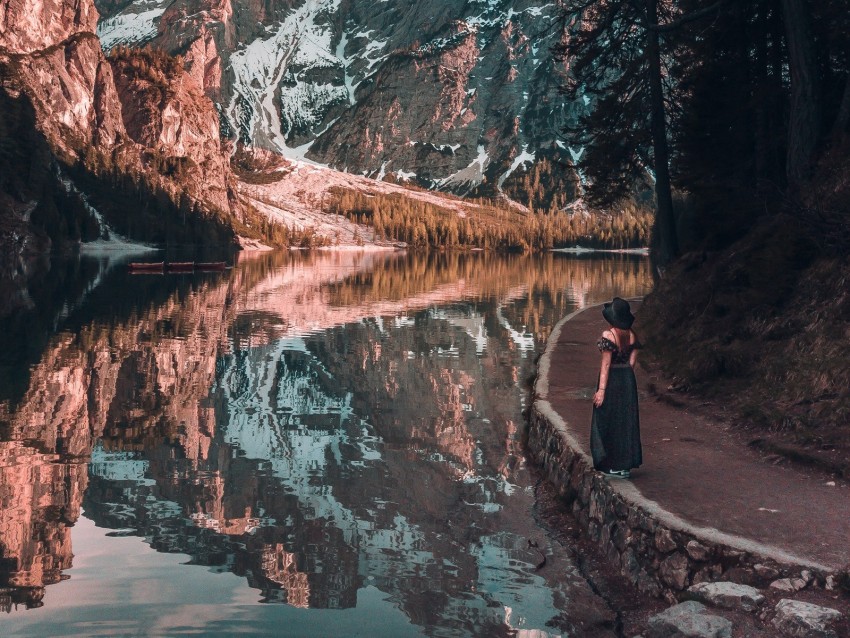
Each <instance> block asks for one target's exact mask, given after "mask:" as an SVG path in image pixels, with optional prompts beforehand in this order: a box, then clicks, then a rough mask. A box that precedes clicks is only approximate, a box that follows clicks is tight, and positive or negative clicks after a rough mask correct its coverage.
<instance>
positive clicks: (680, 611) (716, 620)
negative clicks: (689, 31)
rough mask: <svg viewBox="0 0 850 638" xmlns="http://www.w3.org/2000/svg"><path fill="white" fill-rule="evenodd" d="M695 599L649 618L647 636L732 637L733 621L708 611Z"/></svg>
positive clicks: (652, 637)
mask: <svg viewBox="0 0 850 638" xmlns="http://www.w3.org/2000/svg"><path fill="white" fill-rule="evenodd" d="M706 611H707V609H706V607H705V605H703V604H701V603H698V602H696V601H693V600H689V601H687V602H684V603H680V604H678V605H675V606H673V607H670V609H666V610H665V611H662V612H661V613H660V614H657V615H655V616H653V617H652V618H650V619H649V629H648V631H647V633H646V637H647V638H731V636H732V622H731V621H730V620H727V619H726V618H721V617H720V616H713V615H711V614H708V613H706Z"/></svg>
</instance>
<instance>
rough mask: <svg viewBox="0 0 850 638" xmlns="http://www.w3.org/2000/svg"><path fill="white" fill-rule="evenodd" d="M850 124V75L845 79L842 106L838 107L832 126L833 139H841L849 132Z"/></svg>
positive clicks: (837, 140)
mask: <svg viewBox="0 0 850 638" xmlns="http://www.w3.org/2000/svg"><path fill="white" fill-rule="evenodd" d="M848 124H850V76H848V77H847V79H846V80H845V81H844V95H843V97H842V98H841V106H840V107H838V115H836V116H835V123H834V124H833V126H832V139H833V141H835V142H839V141H841V140H842V139H843V138H844V136H845V135H846V134H847V125H848Z"/></svg>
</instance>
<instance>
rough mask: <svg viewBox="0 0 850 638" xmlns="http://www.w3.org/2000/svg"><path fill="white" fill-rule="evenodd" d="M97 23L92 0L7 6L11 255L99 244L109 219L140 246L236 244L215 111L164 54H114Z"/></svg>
mask: <svg viewBox="0 0 850 638" xmlns="http://www.w3.org/2000/svg"><path fill="white" fill-rule="evenodd" d="M97 17H98V16H97V10H96V9H95V6H94V3H93V2H92V0H61V1H60V0H48V1H46V2H36V1H35V0H0V27H2V28H0V78H2V87H0V101H2V104H0V131H2V132H3V133H4V135H3V137H4V139H5V140H7V141H6V143H5V147H4V150H5V152H4V153H2V154H0V164H1V165H2V166H0V168H2V170H0V203H2V206H3V213H2V214H3V216H4V223H3V227H4V233H3V239H4V248H5V249H7V252H9V253H15V254H18V255H23V253H24V251H25V250H33V249H35V250H36V251H38V250H44V249H47V248H48V247H49V245H50V243H46V242H45V239H47V240H49V242H52V243H53V244H55V243H56V242H59V243H60V244H62V243H65V242H68V241H70V242H75V241H79V240H80V239H87V238H88V239H92V238H96V237H98V236H99V235H100V234H102V233H103V230H102V228H100V226H101V224H102V223H103V220H106V222H109V223H110V224H113V225H115V226H117V227H119V228H120V229H121V232H122V233H123V234H125V235H129V236H132V237H135V238H139V239H147V240H153V241H164V240H166V239H168V238H169V237H171V238H174V239H183V240H185V239H188V238H192V239H195V240H197V239H199V238H200V239H204V240H208V241H214V242H217V243H228V242H232V241H233V239H234V235H235V231H234V229H233V220H234V219H235V218H236V217H237V216H238V214H239V207H238V205H237V204H236V203H235V202H236V198H235V195H234V196H231V192H230V189H231V183H230V181H229V180H230V173H229V168H228V162H227V158H226V155H225V153H224V152H223V149H222V148H221V146H220V141H219V134H218V131H219V124H218V115H217V113H216V111H215V107H214V106H213V104H212V102H210V101H209V99H208V98H207V97H206V96H204V95H203V93H202V91H201V90H200V88H198V86H197V85H196V84H195V82H194V80H193V79H192V77H191V76H190V75H189V74H187V73H186V72H185V71H183V69H182V68H181V67H180V65H174V64H171V65H170V66H169V62H168V60H167V59H165V57H164V56H155V55H152V54H143V53H140V52H133V53H130V54H127V53H126V52H125V53H124V54H122V53H121V52H117V53H116V55H114V56H113V57H112V58H111V59H107V58H106V57H105V55H104V53H103V50H102V47H101V44H100V41H99V40H98V38H97V36H96V35H95V33H94V31H95V29H96V26H97ZM164 71H165V72H164ZM151 80H153V81H151ZM151 202H154V206H153V207H151V206H150V203H151ZM92 206H94V208H92ZM149 209H152V210H149ZM98 211H99V212H98ZM10 228H11V229H17V230H15V231H7V230H6V229H10ZM39 238H41V239H39ZM21 259H22V257H21ZM19 261H20V259H19ZM7 274H8V273H7Z"/></svg>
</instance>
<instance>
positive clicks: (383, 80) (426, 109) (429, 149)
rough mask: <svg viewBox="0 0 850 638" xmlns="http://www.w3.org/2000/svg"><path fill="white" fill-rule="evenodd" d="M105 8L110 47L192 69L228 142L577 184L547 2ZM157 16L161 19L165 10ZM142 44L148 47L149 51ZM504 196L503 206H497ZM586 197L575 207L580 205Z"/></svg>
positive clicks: (103, 25) (452, 176)
mask: <svg viewBox="0 0 850 638" xmlns="http://www.w3.org/2000/svg"><path fill="white" fill-rule="evenodd" d="M165 5H166V3H153V4H152V3H150V2H148V1H145V2H144V3H142V2H141V1H135V2H130V3H129V4H122V5H116V4H115V3H113V2H108V1H107V0H103V1H101V2H100V3H99V7H100V9H101V11H102V12H103V19H102V20H101V22H100V24H99V27H98V29H99V31H98V32H99V34H100V36H101V38H102V40H103V43H104V46H105V47H107V48H108V47H111V46H114V45H116V44H118V43H121V42H134V43H139V42H148V43H150V44H151V45H153V46H155V47H157V48H160V49H162V50H165V51H168V52H170V53H180V54H182V55H184V56H185V57H184V62H185V66H186V68H187V70H188V72H189V73H190V74H191V75H192V76H193V77H194V78H196V80H197V81H199V82H202V83H203V87H204V90H205V91H206V93H207V94H208V95H209V96H210V97H211V98H212V99H214V100H215V101H216V102H217V104H218V105H219V108H220V112H221V114H222V127H223V130H224V132H225V133H226V134H229V135H232V136H233V137H235V138H238V139H241V140H243V141H246V142H250V143H253V144H255V145H258V146H261V147H265V148H270V149H274V150H278V151H280V152H283V153H284V154H287V155H290V156H292V155H295V156H304V155H306V156H307V157H309V158H312V159H315V160H318V161H320V162H324V163H327V164H329V165H330V166H332V167H334V168H339V169H344V170H348V171H351V172H356V173H362V174H367V175H369V176H371V177H376V178H383V177H385V176H389V175H392V176H394V177H395V178H405V179H411V180H413V181H416V182H418V183H420V184H422V185H425V186H429V187H438V188H444V189H451V190H458V191H467V190H469V189H470V188H474V187H476V186H478V185H480V184H482V183H484V182H485V181H486V182H487V183H489V184H490V185H495V188H494V189H497V190H502V189H505V190H507V191H510V190H511V188H512V181H516V179H517V178H518V177H520V176H521V175H522V174H523V173H524V172H527V171H531V170H532V167H533V165H534V164H535V163H537V162H539V161H541V160H542V159H544V158H545V159H547V160H549V161H551V160H556V161H557V162H558V165H559V166H560V171H561V172H562V173H564V175H563V177H562V182H563V183H565V184H566V183H567V182H569V181H570V179H572V178H573V177H574V175H573V172H572V169H571V168H570V166H571V163H572V160H573V157H574V154H578V153H580V152H581V149H568V148H566V147H565V146H564V145H563V143H562V142H561V138H560V131H561V129H562V128H563V126H564V125H565V124H566V123H567V122H570V121H574V120H575V118H576V117H577V116H578V115H579V114H580V112H581V110H582V109H583V107H584V105H583V104H565V103H564V100H563V97H562V96H561V95H559V94H558V87H559V86H560V85H562V84H563V83H564V81H565V74H566V71H567V69H566V68H565V66H564V64H563V63H561V62H558V61H557V60H555V59H554V58H553V56H552V53H551V47H552V45H554V44H555V43H557V42H558V41H559V40H560V39H561V38H562V37H565V36H564V30H563V28H562V26H561V24H560V22H559V21H560V20H561V15H560V12H559V9H558V7H557V5H555V4H552V3H548V2H542V1H541V0H503V1H499V0H488V1H486V2H460V1H450V2H446V1H444V0H441V1H439V2H438V1H437V0H426V1H419V2H414V1H412V0H391V1H389V2H379V3H376V2H370V1H367V0H317V1H315V2H305V1H303V0H302V1H299V0H292V1H289V2H281V3H275V4H274V5H273V6H269V5H268V4H267V3H260V2H256V1H253V0H176V1H175V2H173V3H170V4H168V6H167V7H166V6H165ZM152 7H155V8H152ZM140 34H142V35H140ZM494 189H491V190H494ZM570 194H572V193H570Z"/></svg>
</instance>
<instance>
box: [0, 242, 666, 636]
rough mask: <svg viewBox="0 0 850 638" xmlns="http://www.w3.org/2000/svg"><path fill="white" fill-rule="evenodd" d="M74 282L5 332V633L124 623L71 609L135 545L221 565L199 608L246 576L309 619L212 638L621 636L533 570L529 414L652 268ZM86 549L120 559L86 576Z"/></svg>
mask: <svg viewBox="0 0 850 638" xmlns="http://www.w3.org/2000/svg"><path fill="white" fill-rule="evenodd" d="M60 271H61V272H63V273H65V275H64V276H66V277H67V276H68V275H67V271H66V270H60ZM75 272H76V273H77V275H78V279H82V281H75V285H74V286H68V287H67V290H68V292H67V294H66V296H65V297H63V296H62V294H59V293H58V292H57V291H56V286H53V287H52V288H51V287H50V286H45V287H44V289H49V290H51V291H52V292H51V293H50V294H44V295H43V297H42V298H36V299H35V300H34V303H33V304H32V305H33V307H32V308H31V309H30V311H28V312H29V314H23V315H22V314H20V313H18V314H15V315H13V316H8V317H5V318H4V319H3V321H2V324H0V329H2V330H3V334H2V335H0V340H2V341H4V342H5V343H2V344H0V345H2V347H3V349H4V352H5V353H6V354H5V355H4V357H3V359H2V362H0V363H1V365H0V367H2V374H0V381H2V385H0V605H2V606H3V608H4V609H5V610H7V611H11V612H12V614H11V615H10V616H7V617H6V618H5V619H4V620H3V621H2V622H3V623H4V627H8V628H9V629H10V631H15V630H16V628H17V630H18V631H20V632H22V633H21V635H30V634H27V632H28V631H36V629H34V628H35V627H39V628H40V629H39V631H48V630H49V631H51V632H53V633H56V632H58V633H63V631H64V630H67V627H65V628H64V630H63V624H62V623H63V618H74V619H76V622H78V623H81V624H78V625H76V626H77V627H78V628H79V627H89V629H90V628H91V626H90V625H88V624H86V623H94V622H95V621H97V619H98V615H97V614H99V613H102V610H99V608H98V607H97V606H96V605H94V603H93V602H92V601H91V600H86V601H83V600H74V599H73V597H72V596H70V595H66V596H63V595H62V592H63V591H67V592H71V591H73V589H72V588H73V587H75V586H77V587H83V586H84V585H85V587H86V588H84V589H83V590H81V591H83V592H90V591H98V590H97V587H98V583H97V580H98V578H100V576H98V573H92V570H91V569H89V570H88V571H85V566H86V565H89V564H94V563H96V557H97V556H99V555H106V556H108V557H109V560H110V561H111V562H112V563H113V564H114V565H116V566H120V565H121V564H122V561H123V560H129V559H128V558H127V551H128V550H127V549H126V545H124V543H126V542H127V539H125V538H122V537H135V538H138V537H141V538H143V539H144V542H145V543H146V544H147V545H148V546H149V547H150V548H153V549H154V550H156V551H157V552H166V553H181V554H185V555H188V556H189V560H188V562H189V564H190V565H203V566H207V569H206V570H203V571H200V570H196V572H188V571H186V570H189V569H190V566H189V565H185V566H182V567H181V569H182V570H183V571H182V572H181V573H183V574H189V573H191V574H192V577H191V582H192V589H193V590H194V591H193V593H192V594H189V593H188V591H187V592H186V593H185V594H180V593H179V592H178V594H177V596H178V600H173V601H171V602H172V603H173V604H174V605H176V606H179V605H180V603H181V602H186V604H188V601H189V600H190V599H192V600H194V599H195V598H197V597H198V591H204V588H209V591H210V592H212V591H213V589H214V588H215V587H216V586H217V585H221V584H222V583H224V582H228V583H229V582H230V581H226V580H223V579H224V575H223V573H224V572H229V573H232V574H234V575H236V576H238V577H239V578H240V579H241V581H240V582H241V583H242V584H241V586H240V585H228V586H232V587H234V590H236V589H245V585H246V584H247V586H248V587H250V588H253V590H255V591H256V592H257V593H256V594H255V596H254V601H256V600H258V599H259V600H260V601H262V602H282V603H286V604H287V605H278V606H275V605H271V606H268V605H267V606H263V607H257V608H255V609H256V610H260V611H255V612H249V614H248V615H249V616H250V615H252V614H255V616H256V617H255V618H254V621H256V623H257V624H254V625H251V624H250V622H248V624H241V623H245V622H247V621H245V618H244V617H243V616H244V610H242V611H237V610H236V609H235V608H234V611H233V614H232V617H231V618H227V617H226V616H227V613H226V611H225V612H223V611H222V610H223V609H224V610H226V609H227V607H222V608H219V609H218V612H217V615H216V622H217V623H218V624H214V623H212V621H208V622H207V623H206V624H204V623H201V626H200V628H198V627H194V629H195V630H197V631H200V633H209V634H212V633H228V632H229V631H232V630H233V626H232V623H237V622H238V623H240V628H241V630H243V631H248V632H249V633H252V632H253V633H266V632H268V633H280V631H281V628H280V626H279V624H276V623H280V622H286V623H293V622H294V623H302V624H301V625H296V626H293V625H288V627H289V628H290V630H291V633H292V634H293V635H328V631H329V630H328V627H329V626H334V625H335V623H336V624H338V623H345V622H349V621H348V620H345V619H344V618H342V617H339V616H337V617H336V620H333V619H331V620H329V619H328V618H327V617H325V616H322V615H317V614H321V612H320V611H315V610H334V609H335V610H340V609H355V608H360V609H362V610H364V611H366V612H369V613H367V614H365V615H363V616H362V617H361V616H358V617H357V618H358V619H359V620H355V621H354V622H359V623H366V624H361V625H359V626H361V627H362V628H365V630H366V632H367V633H372V634H375V635H381V634H382V633H384V632H386V635H402V634H405V635H406V634H411V635H419V634H425V635H449V636H456V635H488V636H499V635H517V631H518V630H528V631H531V632H532V633H527V634H526V635H528V636H531V635H536V636H546V635H560V634H567V635H585V634H583V633H582V631H588V632H591V633H587V634H586V635H603V634H604V632H603V634H600V633H599V631H601V626H602V625H603V624H604V623H605V622H606V619H608V618H609V617H610V612H609V611H608V610H607V609H606V607H605V605H604V603H603V602H602V601H601V600H600V599H598V598H597V597H596V596H595V595H594V594H593V593H592V592H591V591H590V588H589V587H588V586H587V584H586V583H585V582H584V581H583V580H582V579H581V577H580V576H579V574H578V573H577V572H576V570H575V569H574V567H573V566H572V564H570V563H567V562H564V563H563V564H564V565H565V568H564V569H562V570H561V569H559V570H557V571H556V570H555V569H550V570H545V569H544V570H541V571H540V572H537V571H535V565H536V564H537V563H538V562H539V554H537V553H535V552H534V551H532V550H530V549H529V547H528V540H527V539H528V535H529V531H528V530H532V531H534V530H536V531H538V532H539V534H538V536H539V537H540V538H543V535H545V532H543V531H542V530H540V529H538V528H535V527H534V523H533V520H532V518H533V501H534V496H533V480H534V479H533V478H532V477H531V475H530V474H529V472H528V470H527V469H526V468H525V465H524V459H523V454H522V449H521V445H520V438H521V432H520V431H521V429H522V426H523V425H522V424H523V420H522V415H521V411H522V409H523V406H524V403H525V401H526V395H527V392H528V390H527V384H526V381H527V379H528V378H529V376H530V375H531V374H532V373H533V366H534V358H535V355H536V354H537V353H538V352H539V351H540V350H541V349H542V345H543V343H544V342H545V339H546V337H547V336H548V334H549V332H550V330H551V329H552V327H553V326H554V324H555V323H556V322H557V321H558V319H560V317H562V316H563V315H565V314H566V313H567V312H569V311H571V310H573V309H575V308H578V307H582V306H585V305H588V304H590V303H598V302H601V301H603V300H605V299H608V298H610V297H611V296H612V295H614V294H619V295H622V296H630V295H638V294H643V293H645V292H646V291H647V290H648V288H649V286H650V274H649V270H648V262H647V260H646V259H643V258H632V257H626V256H607V257H596V258H592V259H587V258H584V259H579V258H575V257H564V256H560V255H544V256H533V257H532V256H518V255H516V256H504V255H490V254H477V253H471V254H470V253H462V254H453V253H435V254H427V255H422V254H411V255H407V254H383V253H354V252H340V253H311V254H306V255H301V254H290V253H271V254H262V255H253V256H248V257H247V258H243V259H241V260H240V262H239V264H238V265H237V266H236V268H234V269H233V270H232V271H229V272H226V273H215V274H207V275H203V276H188V277H187V276H151V275H141V276H132V275H129V274H127V273H126V271H125V270H124V269H122V268H112V269H108V268H106V266H105V265H103V264H101V266H100V267H96V266H92V265H91V264H89V265H87V266H86V267H84V268H78V269H77V270H76V271H75ZM71 291H73V292H71ZM34 326H35V328H34ZM34 333H37V334H34ZM22 335H26V339H22ZM24 341H26V343H23V342H24ZM33 344H38V348H35V350H37V351H34V346H33ZM22 379H23V381H22ZM81 517H84V518H81ZM88 521H93V522H94V524H95V525H96V526H97V527H96V528H95V527H93V526H92V525H90V524H89V522H88ZM75 524H77V525H76V526H75ZM98 528H105V529H107V530H112V531H111V532H109V533H108V534H104V533H103V532H100V531H99V530H98ZM78 530H79V532H78ZM78 534H79V535H78ZM97 534H100V535H101V536H102V540H100V541H99V542H97V543H94V542H93V541H92V538H94V536H95V535H97ZM75 539H76V542H77V543H78V544H79V543H81V542H82V544H83V545H84V546H85V547H86V548H88V547H89V546H96V547H97V552H94V551H92V550H89V549H86V550H85V551H84V552H83V553H82V554H80V552H78V553H77V558H75V557H74V553H73V550H72V540H75ZM80 539H82V540H80ZM547 544H548V543H547ZM148 551H149V550H148ZM562 553H563V552H562ZM113 554H114V555H113ZM151 556H152V557H151V558H149V561H150V563H151V565H153V564H154V563H155V556H156V554H152V555H151ZM75 560H76V561H77V562H79V561H80V560H82V562H83V565H82V566H77V565H74V564H73V563H74V562H75ZM136 560H144V559H136ZM563 560H566V559H563ZM77 569H80V570H83V571H81V572H80V573H81V574H84V576H81V580H80V581H79V582H77V581H75V571H76V570H77ZM172 569H173V568H171V567H169V568H166V567H163V568H162V571H161V572H157V571H156V569H153V568H149V569H147V570H146V571H145V573H146V576H145V578H146V582H147V581H148V580H151V581H152V582H153V583H155V585H154V586H155V587H161V588H162V587H166V586H167V584H168V583H167V580H168V579H169V578H171V576H168V575H167V574H170V573H171V570H172ZM102 577H103V580H104V584H103V585H102V586H103V587H105V586H106V585H105V583H106V582H112V581H111V580H110V579H113V580H114V579H115V578H119V577H121V576H120V574H118V575H116V573H110V574H109V576H108V578H107V575H106V574H104V575H103V576H102ZM133 577H134V574H133V572H132V570H128V571H127V573H126V574H125V576H123V578H125V580H126V581H127V582H131V581H132V580H133ZM184 578H186V577H185V576H184ZM66 579H70V580H68V581H67V582H63V583H61V584H57V583H60V581H63V580H66ZM215 579H218V581H217V582H214V581H215ZM156 583H158V584H156ZM48 585H51V587H47V586H48ZM63 588H64V589H63ZM54 590H55V591H56V592H57V593H56V595H55V596H54V595H53V592H54ZM80 595H83V594H80ZM85 595H88V594H85ZM100 595H103V594H100ZM181 595H185V597H186V601H181V600H179V596H181ZM210 596H212V593H210ZM53 598H55V599H56V603H55V604H54V603H53V602H52V599H53ZM136 598H138V596H136V597H134V600H126V601H123V603H122V604H123V605H124V610H123V612H122V614H121V616H120V622H119V620H118V619H116V620H114V621H105V620H102V619H101V622H102V623H105V624H102V625H100V630H102V632H103V633H105V634H107V635H113V634H120V633H131V634H133V633H144V631H145V630H144V629H143V626H140V625H139V624H137V623H136V624H134V622H132V619H134V618H137V619H140V618H142V617H143V616H145V614H146V613H148V612H145V611H144V607H145V605H147V604H154V602H155V601H156V600H157V596H155V595H153V594H152V595H151V596H150V600H145V599H144V596H142V599H136ZM244 598H245V596H244V595H242V594H240V599H244ZM69 599H70V600H69ZM87 606H89V607H88V609H89V611H86V608H87ZM37 608H38V609H37ZM298 608H302V609H305V610H306V609H310V610H314V611H313V612H311V614H310V615H307V616H305V615H303V614H302V615H299V616H295V615H293V614H295V611H294V610H296V609H298ZM28 609H29V610H28ZM240 609H241V608H240ZM286 609H289V610H292V611H290V612H285V611H283V610H286ZM386 609H395V610H397V611H400V612H401V614H402V615H403V616H402V617H403V618H404V621H403V622H402V621H399V620H398V619H396V621H394V623H391V622H389V616H386V617H385V618H382V616H381V614H388V613H389V612H387V611H386ZM275 610H279V611H275ZM381 610H384V611H381ZM324 613H329V612H324ZM393 613H397V612H393ZM69 614H70V615H69ZM222 614H224V616H225V617H224V618H222ZM261 617H262V619H264V620H262V622H266V623H268V624H267V625H263V624H261V622H260V620H258V619H260V618H261ZM128 619H131V620H130V621H128ZM160 620H161V619H160ZM196 620H197V619H196ZM64 622H68V621H64ZM181 622H184V623H185V619H184V620H183V621H181ZM34 623H36V624H34ZM37 623H40V624H37ZM175 623H176V621H175ZM328 623H331V624H330V625H328ZM369 623H374V624H373V625H369ZM399 623H401V624H399ZM166 625H168V623H166ZM180 627H183V629H185V627H184V626H183V625H180V624H179V623H178V624H174V625H168V626H166V627H164V628H161V629H159V630H157V631H161V632H162V633H163V634H172V633H181V630H180ZM593 627H596V628H595V629H593ZM376 628H377V629H376ZM382 628H383V629H382ZM532 630H534V631H532ZM87 631H88V630H84V631H83V632H82V633H86V632H87ZM593 631H596V632H597V633H595V634H594V633H592V632H593ZM535 632H536V633H535ZM154 633H156V632H154ZM350 633H352V632H346V631H344V630H342V629H339V635H349V634H350Z"/></svg>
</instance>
